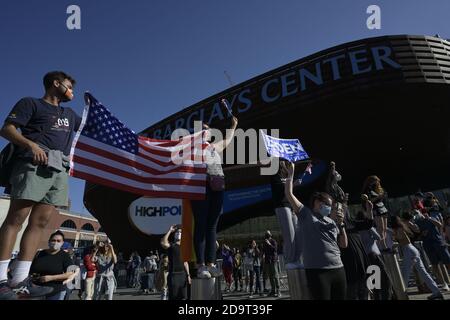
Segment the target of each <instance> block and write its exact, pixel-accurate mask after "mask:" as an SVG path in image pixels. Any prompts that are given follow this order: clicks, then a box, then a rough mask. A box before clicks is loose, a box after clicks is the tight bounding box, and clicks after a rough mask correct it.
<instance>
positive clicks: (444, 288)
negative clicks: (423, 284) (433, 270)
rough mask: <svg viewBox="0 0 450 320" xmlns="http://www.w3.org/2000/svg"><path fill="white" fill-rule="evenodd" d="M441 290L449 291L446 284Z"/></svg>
mask: <svg viewBox="0 0 450 320" xmlns="http://www.w3.org/2000/svg"><path fill="white" fill-rule="evenodd" d="M442 290H443V291H450V288H449V287H448V284H445V285H444V286H442Z"/></svg>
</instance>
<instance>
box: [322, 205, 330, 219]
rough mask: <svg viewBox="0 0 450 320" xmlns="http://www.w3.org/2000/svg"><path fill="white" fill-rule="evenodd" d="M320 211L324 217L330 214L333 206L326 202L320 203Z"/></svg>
mask: <svg viewBox="0 0 450 320" xmlns="http://www.w3.org/2000/svg"><path fill="white" fill-rule="evenodd" d="M319 213H320V214H321V215H322V216H323V217H327V216H329V215H330V213H331V206H327V205H324V204H322V205H320V209H319Z"/></svg>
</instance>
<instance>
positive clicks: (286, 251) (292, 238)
mask: <svg viewBox="0 0 450 320" xmlns="http://www.w3.org/2000/svg"><path fill="white" fill-rule="evenodd" d="M275 213H276V215H277V218H278V223H279V224H280V227H281V234H282V236H283V256H284V262H285V263H298V262H300V256H301V254H302V241H301V237H300V232H299V228H298V219H297V216H296V215H295V214H292V210H291V208H288V207H279V208H276V209H275Z"/></svg>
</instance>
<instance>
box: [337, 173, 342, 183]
mask: <svg viewBox="0 0 450 320" xmlns="http://www.w3.org/2000/svg"><path fill="white" fill-rule="evenodd" d="M341 180H342V176H341V175H340V174H339V173H337V171H336V181H341Z"/></svg>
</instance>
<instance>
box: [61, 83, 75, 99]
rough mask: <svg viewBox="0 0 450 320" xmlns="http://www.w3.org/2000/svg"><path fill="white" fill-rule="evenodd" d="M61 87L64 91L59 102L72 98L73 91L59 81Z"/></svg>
mask: <svg viewBox="0 0 450 320" xmlns="http://www.w3.org/2000/svg"><path fill="white" fill-rule="evenodd" d="M61 87H63V88H64V89H65V91H64V97H62V98H61V102H68V101H71V100H72V99H73V93H72V91H71V90H69V88H67V87H66V86H65V85H64V84H62V83H61Z"/></svg>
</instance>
